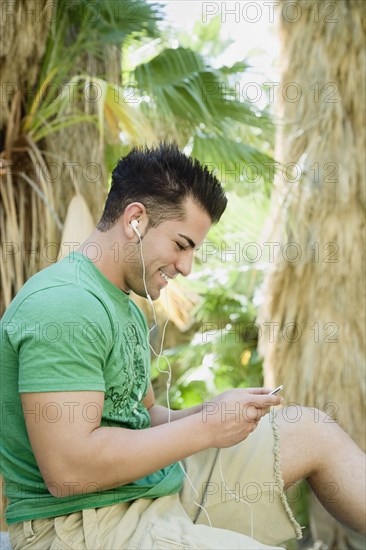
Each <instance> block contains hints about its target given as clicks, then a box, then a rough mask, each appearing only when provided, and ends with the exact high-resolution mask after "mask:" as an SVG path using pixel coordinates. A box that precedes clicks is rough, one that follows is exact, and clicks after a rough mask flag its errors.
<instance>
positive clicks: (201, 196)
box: [97, 142, 227, 231]
mask: <svg viewBox="0 0 366 550" xmlns="http://www.w3.org/2000/svg"><path fill="white" fill-rule="evenodd" d="M187 198H191V199H193V200H194V201H195V202H196V203H197V205H198V206H200V207H201V208H202V209H203V210H205V211H206V212H207V214H208V215H209V216H210V218H211V220H212V223H216V222H218V221H219V219H220V217H221V215H222V214H223V212H224V210H225V208H226V204H227V198H226V196H225V193H224V190H223V188H222V187H221V184H220V182H219V181H218V179H217V178H216V177H215V176H214V175H213V174H212V173H211V172H209V170H208V169H207V167H206V166H203V165H202V164H200V163H199V162H198V161H197V160H193V159H191V158H190V157H187V156H186V155H185V154H184V153H182V152H181V151H180V150H179V149H178V147H177V146H176V145H175V144H172V143H166V142H164V143H160V144H159V145H158V146H156V147H152V148H148V147H143V148H138V147H135V148H133V149H132V150H131V151H130V153H129V154H128V155H127V156H126V157H123V158H121V159H120V160H119V162H118V164H117V166H116V168H115V169H114V171H113V173H112V186H111V189H110V191H109V194H108V197H107V201H106V204H105V207H104V212H103V215H102V217H101V220H100V222H99V223H98V225H97V227H98V229H99V230H100V231H107V230H108V229H110V228H111V227H113V225H114V224H115V223H116V221H117V220H118V218H119V217H120V216H121V215H122V214H123V212H124V211H125V208H126V207H127V206H128V205H129V204H130V203H132V202H141V203H142V204H143V205H144V206H145V208H146V211H147V214H148V217H149V225H150V226H152V227H156V226H157V225H159V224H160V223H161V222H163V221H165V220H171V219H178V220H179V219H183V218H184V202H185V200H186V199H187Z"/></svg>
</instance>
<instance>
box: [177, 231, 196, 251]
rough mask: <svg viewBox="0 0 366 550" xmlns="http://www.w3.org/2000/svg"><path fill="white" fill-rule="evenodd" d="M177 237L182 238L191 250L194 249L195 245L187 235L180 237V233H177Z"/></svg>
mask: <svg viewBox="0 0 366 550" xmlns="http://www.w3.org/2000/svg"><path fill="white" fill-rule="evenodd" d="M178 235H179V236H180V237H183V239H185V240H186V241H187V243H188V244H189V246H190V247H191V248H196V243H195V242H194V241H192V239H191V238H190V237H187V235H182V234H181V233H178Z"/></svg>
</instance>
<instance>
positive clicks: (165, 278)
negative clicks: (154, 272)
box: [159, 269, 171, 284]
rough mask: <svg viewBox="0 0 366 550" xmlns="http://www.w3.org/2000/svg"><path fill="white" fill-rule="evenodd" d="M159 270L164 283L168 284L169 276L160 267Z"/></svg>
mask: <svg viewBox="0 0 366 550" xmlns="http://www.w3.org/2000/svg"><path fill="white" fill-rule="evenodd" d="M159 272H160V275H161V276H162V278H163V279H164V281H165V282H166V284H168V282H169V279H171V277H169V276H168V275H167V274H166V273H164V271H162V270H161V269H159Z"/></svg>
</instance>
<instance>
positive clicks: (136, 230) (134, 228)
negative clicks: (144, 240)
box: [130, 220, 141, 239]
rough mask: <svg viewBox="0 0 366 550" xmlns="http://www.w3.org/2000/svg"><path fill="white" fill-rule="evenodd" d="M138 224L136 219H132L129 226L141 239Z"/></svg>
mask: <svg viewBox="0 0 366 550" xmlns="http://www.w3.org/2000/svg"><path fill="white" fill-rule="evenodd" d="M138 224H139V222H138V221H137V220H132V222H131V223H130V226H131V227H132V229H133V230H134V232H135V233H136V235H137V236H138V237H139V238H140V239H141V233H140V231H139V230H138V229H137V226H138Z"/></svg>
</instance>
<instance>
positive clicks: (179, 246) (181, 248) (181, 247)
mask: <svg viewBox="0 0 366 550" xmlns="http://www.w3.org/2000/svg"><path fill="white" fill-rule="evenodd" d="M175 244H176V245H177V247H178V248H179V250H185V249H186V248H185V246H183V245H182V244H180V243H178V242H176V243H175Z"/></svg>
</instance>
